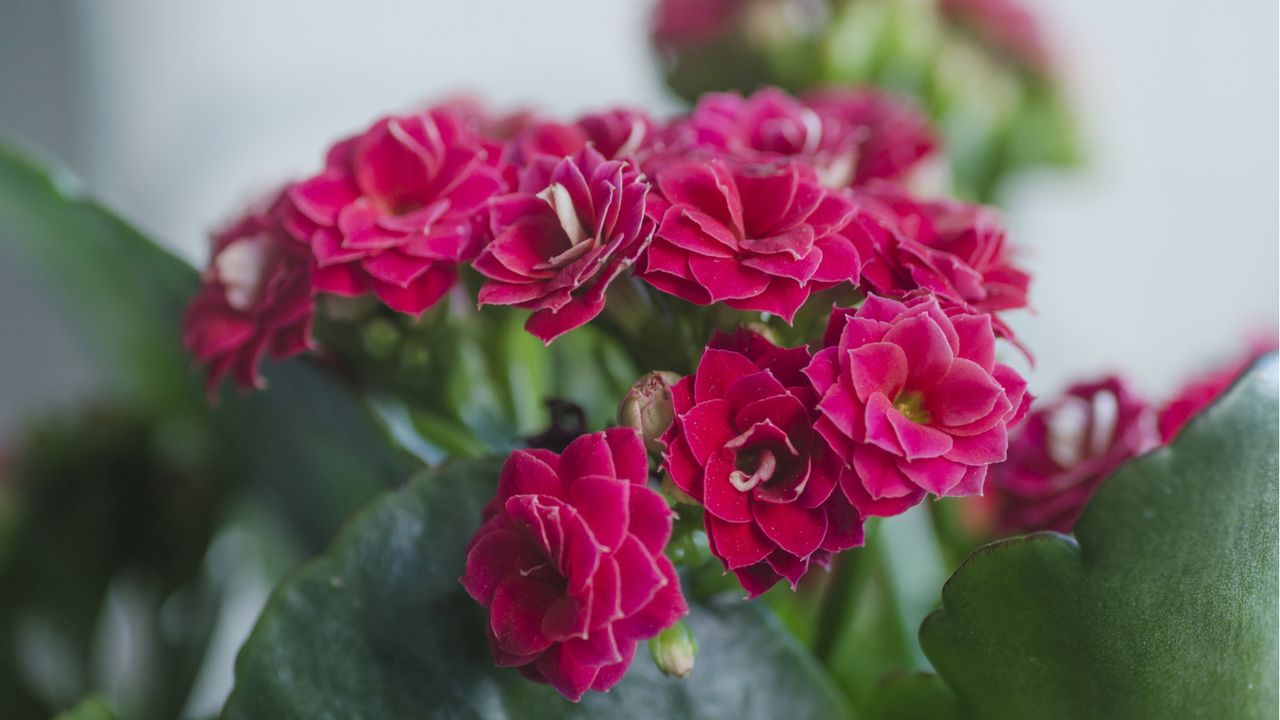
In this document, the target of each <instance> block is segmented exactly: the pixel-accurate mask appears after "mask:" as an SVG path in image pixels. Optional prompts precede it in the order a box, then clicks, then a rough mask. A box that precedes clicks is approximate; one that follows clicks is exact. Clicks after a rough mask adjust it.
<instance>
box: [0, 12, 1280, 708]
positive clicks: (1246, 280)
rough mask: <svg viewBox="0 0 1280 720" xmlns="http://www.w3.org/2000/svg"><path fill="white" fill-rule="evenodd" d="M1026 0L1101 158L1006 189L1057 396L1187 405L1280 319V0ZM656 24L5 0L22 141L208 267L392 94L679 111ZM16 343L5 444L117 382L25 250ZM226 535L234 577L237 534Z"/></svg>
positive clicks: (243, 600) (216, 680)
mask: <svg viewBox="0 0 1280 720" xmlns="http://www.w3.org/2000/svg"><path fill="white" fill-rule="evenodd" d="M1026 3H1027V5H1028V7H1029V8H1030V9H1031V10H1032V11H1033V12H1034V13H1035V14H1036V15H1038V16H1039V17H1040V19H1041V22H1042V24H1043V27H1044V29H1045V31H1046V34H1047V36H1048V40H1049V43H1050V45H1051V47H1052V50H1053V51H1054V54H1055V55H1056V58H1057V64H1058V69H1057V72H1058V74H1059V75H1060V76H1061V82H1062V91H1063V93H1064V95H1065V97H1066V101H1067V104H1068V106H1069V107H1070V108H1071V111H1072V113H1073V115H1074V117H1075V121H1076V123H1077V130H1078V144H1079V147H1080V149H1081V151H1080V155H1081V160H1082V161H1081V163H1080V164H1079V166H1077V167H1073V168H1067V169H1060V168H1054V169H1027V170H1023V171H1020V173H1019V174H1018V175H1016V176H1015V177H1013V178H1012V179H1010V180H1009V181H1008V182H1007V183H1006V184H1005V185H1004V186H1003V187H1002V189H1001V192H1000V193H999V195H998V196H997V197H996V201H997V204H998V205H999V206H1000V207H1001V208H1003V209H1004V211H1005V212H1006V214H1007V217H1008V221H1009V224H1010V227H1011V236H1012V239H1013V241H1014V243H1016V244H1018V245H1020V246H1022V247H1023V248H1025V263H1026V264H1027V265H1028V266H1030V268H1031V269H1032V271H1033V274H1034V276H1035V281H1034V283H1033V286H1032V303H1033V305H1034V306H1035V308H1036V312H1035V314H1028V313H1022V314H1019V315H1016V316H1014V317H1011V318H1010V320H1011V321H1012V323H1013V324H1014V325H1015V327H1016V329H1017V332H1018V333H1019V335H1020V337H1021V338H1022V339H1023V340H1024V341H1025V342H1026V344H1027V345H1028V346H1029V347H1031V348H1032V349H1033V350H1034V352H1035V354H1036V356H1037V359H1038V364H1037V366H1036V368H1035V369H1034V371H1033V372H1032V374H1031V382H1032V387H1033V390H1035V391H1037V392H1042V393H1047V392H1050V391H1051V390H1053V389H1054V388H1059V387H1061V386H1062V385H1064V384H1065V383H1067V382H1069V381H1071V380H1073V379H1076V378H1078V377H1081V376H1084V375H1091V374H1096V373H1099V372H1101V371H1106V370H1118V371H1121V372H1123V373H1124V374H1126V375H1128V376H1130V377H1132V378H1133V379H1134V380H1135V383H1136V384H1137V386H1138V387H1139V389H1141V390H1142V391H1144V392H1146V393H1147V394H1148V395H1150V396H1151V397H1154V398H1159V397H1163V396H1166V395H1168V394H1169V393H1171V392H1172V391H1173V390H1174V389H1175V388H1176V387H1177V386H1178V384H1180V382H1181V381H1182V380H1183V379H1184V378H1186V377H1187V376H1188V375H1190V374H1191V373H1192V371H1193V370H1194V369H1197V368H1202V367H1205V366H1207V365H1210V364H1212V363H1214V362H1216V361H1219V360H1222V359H1224V358H1233V357H1236V356H1238V355H1239V354H1240V350H1241V347H1242V345H1243V343H1244V342H1245V341H1246V340H1247V338H1250V337H1254V336H1258V335H1261V336H1264V337H1266V336H1269V335H1273V334H1274V332H1275V323H1276V316H1277V266H1278V263H1280V259H1278V251H1277V248H1278V243H1277V232H1278V228H1277V193H1278V191H1280V188H1278V187H1277V154H1278V149H1277V105H1278V98H1277V86H1278V85H1280V78H1278V77H1277V63H1276V59H1277V35H1276V29H1277V4H1276V3H1274V2H1238V1H1237V2H1225V3H1224V2H1212V1H1210V0H1185V1H1184V2H1180V3H1176V4H1175V5H1171V4H1169V3H1167V2H1157V0H1132V1H1131V2H1125V3H1116V2H1113V1H1112V0H1026ZM650 12H651V3H650V2H649V0H609V1H608V2H602V1H601V0H543V1H541V2H536V3H531V2H515V1H511V0H468V1H467V2H465V3H459V2H419V3H407V2H389V1H386V0H365V1H363V2H360V3H356V2H330V1H318V0H305V1H304V0H275V1H274V2H270V3H264V2H260V1H254V0H225V1H224V2H219V3H202V4H201V3H173V2H163V1H161V0H113V1H112V2H110V3H102V2H90V1H88V0H79V1H77V0H6V2H4V3H2V4H0V135H2V136H3V137H4V138H5V139H6V141H16V142H17V143H19V144H21V145H22V146H24V147H25V148H27V149H30V150H33V151H34V152H36V153H38V154H41V155H44V156H47V157H50V158H52V159H54V160H56V161H57V162H58V163H60V164H61V165H63V166H65V167H66V168H67V169H69V170H70V171H71V172H72V173H73V174H74V175H76V176H78V177H79V178H80V179H81V180H82V181H83V183H84V185H85V186H86V187H87V190H88V192H89V193H90V194H91V195H93V196H95V197H97V198H99V199H101V200H102V201H104V202H105V203H106V204H107V205H108V206H109V207H112V208H115V209H116V210H118V211H119V212H121V213H122V214H123V215H124V216H125V217H126V218H127V219H128V220H130V221H132V222H133V223H135V224H137V225H138V226H139V227H140V228H142V229H143V230H144V231H146V232H148V233H149V234H151V235H152V236H154V237H156V238H159V239H160V240H161V241H162V242H163V243H165V244H166V245H168V246H169V247H171V248H173V249H174V250H175V251H176V252H178V253H179V254H180V255H181V256H182V257H184V258H186V259H188V260H190V261H192V262H194V263H202V262H203V260H204V253H205V244H206V236H207V233H208V231H209V230H210V229H211V228H213V227H214V226H216V225H218V224H220V223H221V222H222V221H224V220H225V219H227V218H228V217H229V216H230V215H231V214H232V213H234V212H235V211H236V210H237V209H238V208H240V207H242V206H243V205H244V203H245V202H247V201H248V200H250V199H252V198H253V197H254V196H256V195H257V194H258V193H259V192H261V191H265V190H266V189H268V188H270V187H271V186H273V185H274V184H276V183H277V182H279V181H280V180H282V179H284V178H288V177H294V176H299V175H303V174H307V173H309V172H311V171H312V170H313V169H314V168H315V167H316V166H317V165H318V164H319V162H320V161H321V156H322V152H323V148H325V147H326V146H327V144H328V143H329V142H330V141H332V140H333V139H334V138H336V137H338V136H340V135H342V134H345V133H347V132H349V131H352V130H354V129H358V128H361V127H363V126H364V125H365V124H367V123H368V122H369V121H370V120H371V119H373V118H374V117H375V116H377V115H379V114H381V113H384V112H387V111H390V110H394V109H398V108H405V107H410V106H413V105H416V104H419V103H421V102H423V101H427V100H430V99H432V98H437V97H440V96H442V95H446V94H455V93H459V92H468V93H474V94H476V95H478V96H480V97H483V98H485V99H487V100H488V101H490V102H491V103H493V104H494V105H495V106H497V107H505V108H514V107H517V106H523V105H530V106H536V107H538V108H540V109H543V110H545V111H547V112H548V113H551V114H557V115H568V114H572V113H575V112H577V111H580V110H588V109H593V108H599V107H601V106H605V105H609V104H614V103H628V104H634V105H639V106H643V107H646V108H651V109H653V110H654V111H655V112H656V113H659V114H663V113H670V112H676V111H678V110H679V109H680V108H681V107H682V104H681V103H680V102H679V101H678V100H677V99H676V98H675V96H673V95H671V94H670V93H669V92H668V91H667V90H666V89H665V85H664V83H663V81H662V77H661V73H660V71H659V67H658V64H657V62H656V60H655V58H654V53H653V51H652V48H651V47H650V42H649V35H648V28H649V14H650ZM121 282H127V283H146V282H147V277H146V276H145V275H143V274H139V275H137V276H134V277H128V278H121ZM0 332H2V335H0V337H3V338H4V340H3V342H0V438H3V437H5V436H6V435H8V434H10V433H11V432H13V431H14V430H15V429H16V428H17V427H18V423H19V421H20V420H26V419H29V418H32V417H40V416H44V415H48V414H51V413H53V412H55V411H56V410H57V409H58V408H66V407H70V406H72V405H73V404H74V403H75V402H76V401H77V399H80V398H84V397H87V396H89V395H91V394H92V391H93V388H94V383H95V371H94V370H95V369H94V366H93V358H91V357H86V356H85V355H84V354H82V353H81V352H79V349H78V347H77V345H76V341H75V340H74V339H73V335H72V333H71V332H70V330H69V329H68V328H67V326H66V325H65V324H64V322H63V321H62V319H61V318H60V317H59V316H58V315H57V314H56V312H55V308H54V306H53V305H52V304H51V303H50V301H48V300H47V299H46V298H45V297H44V296H43V295H42V294H41V293H40V291H39V288H38V287H37V285H36V283H35V281H34V280H33V279H32V278H30V277H27V276H26V275H24V274H23V273H22V272H20V271H19V270H18V269H17V268H16V267H15V266H14V263H12V262H8V261H6V257H5V248H4V246H3V244H2V243H0ZM215 551H216V552H214V554H213V555H212V556H211V557H212V562H224V563H229V564H230V566H231V567H234V566H235V563H236V558H237V555H236V552H237V550H236V548H235V546H234V542H231V543H230V545H227V544H226V543H224V544H223V545H222V546H217V545H215ZM218 553H221V554H218ZM269 586H270V585H269V584H268V582H267V581H266V580H263V581H262V582H261V583H260V584H259V585H253V583H252V582H250V583H249V587H248V589H247V590H244V591H243V592H241V593H239V594H238V595H237V596H236V597H237V598H239V599H238V600H237V601H236V602H238V603H239V605H234V604H233V606H231V607H230V608H228V609H225V610H224V613H225V617H224V619H223V623H224V629H223V631H222V632H220V633H218V634H216V636H215V637H216V638H217V641H216V642H215V643H214V645H213V647H212V648H211V650H210V651H209V654H208V656H207V657H206V659H205V668H206V671H205V672H203V673H202V675H201V679H200V682H199V684H198V686H197V690H196V693H195V694H194V695H193V696H192V698H191V699H190V703H189V705H188V711H189V712H190V714H193V715H205V714H209V713H210V712H213V711H214V710H216V708H217V707H218V706H219V704H220V702H221V698H222V695H223V694H224V693H225V692H226V688H227V686H228V684H229V681H230V661H231V660H230V659H231V657H232V655H233V654H234V651H235V648H236V647H238V644H239V642H240V640H241V638H242V637H243V633H244V632H245V631H246V629H247V627H248V626H249V623H251V621H252V618H253V617H254V616H255V615H256V612H257V608H258V605H259V604H260V603H261V602H262V600H263V598H264V597H265V594H266V592H267V589H268V588H269ZM107 627H108V630H106V631H104V632H109V628H110V627H111V625H110V624H109V623H108V625H107ZM126 645H127V643H126ZM116 647H117V652H125V653H126V654H127V647H126V648H125V649H124V650H120V647H121V646H120V644H119V643H117V644H116ZM126 659H127V657H126ZM110 661H111V658H110V657H108V658H106V659H104V662H107V663H108V664H109V662H110ZM49 662H56V658H53V659H50V660H49Z"/></svg>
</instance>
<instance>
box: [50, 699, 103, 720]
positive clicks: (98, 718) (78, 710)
mask: <svg viewBox="0 0 1280 720" xmlns="http://www.w3.org/2000/svg"><path fill="white" fill-rule="evenodd" d="M115 717H116V715H115V713H113V712H111V708H110V707H107V704H106V703H105V702H103V701H102V700H101V699H99V698H89V699H88V700H85V701H84V702H82V703H80V704H79V705H77V706H75V707H74V708H72V709H70V710H68V711H66V712H64V713H62V714H61V715H59V716H58V717H56V718H54V720H115Z"/></svg>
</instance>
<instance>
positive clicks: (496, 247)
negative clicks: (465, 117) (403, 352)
mask: <svg viewBox="0 0 1280 720" xmlns="http://www.w3.org/2000/svg"><path fill="white" fill-rule="evenodd" d="M648 191H649V184H648V183H647V182H645V180H644V177H643V176H642V175H641V174H640V173H639V172H638V171H637V170H636V169H635V167H634V166H633V165H631V164H630V163H629V162H623V161H617V160H605V159H604V157H602V156H601V155H600V153H598V152H596V151H595V150H594V149H592V148H590V147H587V148H583V149H582V150H579V151H578V152H577V153H575V154H574V155H573V156H571V157H566V158H553V157H551V156H548V155H542V156H539V157H537V158H534V159H533V160H532V161H531V162H530V163H529V165H528V166H527V167H526V168H525V169H524V171H523V173H522V174H521V178H520V188H519V191H518V192H516V193H513V194H511V195H506V196H503V197H500V198H497V199H495V200H494V201H493V203H492V206H491V208H490V232H491V233H492V237H493V239H492V240H491V241H490V242H489V243H488V244H487V245H486V246H485V248H484V251H483V252H481V253H480V256H479V257H478V258H476V261H475V269H476V270H478V271H479V272H480V273H481V274H483V275H484V276H485V277H487V278H489V282H487V283H485V285H484V287H483V288H481V289H480V298H479V299H480V303H481V304H482V305H485V304H488V305H515V306H517V307H521V308H525V309H528V310H532V311H533V315H531V316H530V317H529V320H528V322H527V323H526V324H525V328H526V329H528V331H529V332H531V333H533V334H534V335H536V336H537V337H539V338H541V339H542V340H543V341H544V342H548V343H549V342H551V341H552V340H554V339H555V338H557V337H559V336H560V335H562V334H564V333H566V332H568V331H570V330H572V329H574V328H576V327H578V326H580V325H582V324H584V323H586V322H588V321H589V320H591V319H592V318H594V317H595V316H596V315H598V314H600V311H601V310H603V309H604V302H605V290H606V289H607V288H608V287H609V283H610V282H612V281H613V279H614V278H615V277H617V276H618V274H619V273H621V272H622V271H623V270H625V269H626V268H627V267H628V266H630V265H631V264H632V263H633V262H635V260H636V258H637V257H638V256H639V255H640V253H642V252H644V249H645V247H646V246H647V245H648V244H649V240H650V238H651V237H652V235H653V226H652V223H650V222H649V221H647V219H646V218H645V213H644V203H645V195H646V194H647V193H648Z"/></svg>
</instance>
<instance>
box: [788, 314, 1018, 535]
mask: <svg viewBox="0 0 1280 720" xmlns="http://www.w3.org/2000/svg"><path fill="white" fill-rule="evenodd" d="M826 344H827V347H825V348H823V349H822V350H820V351H818V352H817V353H816V354H815V355H814V357H813V361H812V362H811V363H810V364H809V366H808V367H807V368H806V369H805V374H806V375H808V377H809V379H810V380H811V381H812V383H813V387H814V388H815V389H816V390H817V392H818V394H819V395H820V397H821V400H820V402H819V403H818V411H819V418H818V421H817V424H816V427H817V430H818V432H819V433H821V435H822V436H823V437H824V438H825V439H826V440H827V442H828V443H830V445H831V447H832V449H833V450H834V451H835V452H836V453H837V454H838V455H839V456H840V457H841V458H842V459H844V461H845V462H846V463H848V464H849V466H850V467H851V468H852V470H853V472H852V473H845V474H844V475H842V476H841V488H842V489H843V490H844V492H845V494H846V495H847V496H848V498H849V500H850V501H851V502H852V503H853V504H854V505H855V506H856V507H857V508H858V510H859V511H860V512H861V513H862V514H863V515H893V514H896V513H900V512H902V511H904V510H906V509H907V508H909V507H911V506H912V505H914V504H916V503H917V502H919V501H920V500H921V499H922V498H923V497H924V496H925V494H926V493H928V494H933V495H936V496H939V497H942V496H956V495H974V494H978V493H981V492H982V485H983V481H984V480H985V479H986V475H987V468H988V466H990V465H991V464H993V463H997V462H1001V461H1003V460H1004V459H1005V453H1006V450H1007V447H1008V430H1009V428H1010V427H1011V426H1013V425H1014V424H1016V423H1017V422H1018V420H1019V419H1021V417H1022V415H1023V414H1024V413H1025V412H1026V409H1027V405H1028V403H1029V402H1030V396H1029V395H1028V394H1027V392H1026V381H1025V380H1023V379H1022V377H1021V376H1019V375H1018V374H1017V372H1015V371H1014V370H1013V369H1011V368H1009V367H1008V366H1006V365H1003V364H1001V363H997V362H996V361H995V334H994V332H993V331H992V327H991V318H990V317H989V316H987V315H975V314H970V313H967V312H962V311H956V310H955V309H953V310H952V312H951V313H950V314H949V313H948V312H946V311H944V310H943V308H942V306H941V305H939V304H938V300H937V298H935V297H933V296H931V295H927V294H921V295H917V296H914V297H911V298H908V299H907V300H906V301H905V302H899V301H897V300H889V299H885V298H880V297H877V296H874V295H872V296H870V297H868V298H867V300H866V302H865V303H863V305H862V306H861V307H860V308H858V309H857V310H848V309H840V308H837V309H835V310H833V311H832V314H831V322H830V326H829V328H828V331H827V340H826Z"/></svg>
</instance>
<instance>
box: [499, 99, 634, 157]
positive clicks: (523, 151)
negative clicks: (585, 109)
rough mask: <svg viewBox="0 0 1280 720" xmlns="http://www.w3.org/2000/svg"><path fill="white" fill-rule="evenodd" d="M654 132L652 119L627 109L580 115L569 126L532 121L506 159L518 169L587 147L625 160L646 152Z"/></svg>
mask: <svg viewBox="0 0 1280 720" xmlns="http://www.w3.org/2000/svg"><path fill="white" fill-rule="evenodd" d="M656 132H657V131H656V125H655V124H654V122H653V119H652V118H650V117H649V116H648V115H647V114H646V113H644V112H642V111H640V110H633V109H630V108H614V109H611V110H606V111H604V112H598V113H591V114H588V115H583V116H582V117H580V118H578V119H577V120H576V121H574V122H572V123H560V122H554V121H550V120H536V121H531V122H529V123H528V125H527V126H526V127H525V128H523V129H522V130H520V131H519V132H518V133H516V134H515V137H514V139H513V140H512V142H511V143H510V144H509V145H508V149H507V157H508V161H509V162H510V163H511V165H512V166H514V167H520V166H523V165H524V164H525V163H527V162H529V161H530V160H532V159H533V158H535V157H537V156H539V155H551V156H552V157H555V158H562V157H568V156H570V155H573V154H574V153H577V152H578V151H579V150H582V149H583V148H585V147H587V146H588V145H590V146H592V147H594V148H595V149H596V151H597V152H599V153H600V154H601V155H603V156H604V157H605V158H606V159H609V160H629V159H634V158H636V157H637V156H638V155H639V154H641V153H642V152H644V151H645V150H648V149H649V147H650V146H651V145H652V144H653V142H654V139H655V135H656Z"/></svg>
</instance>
